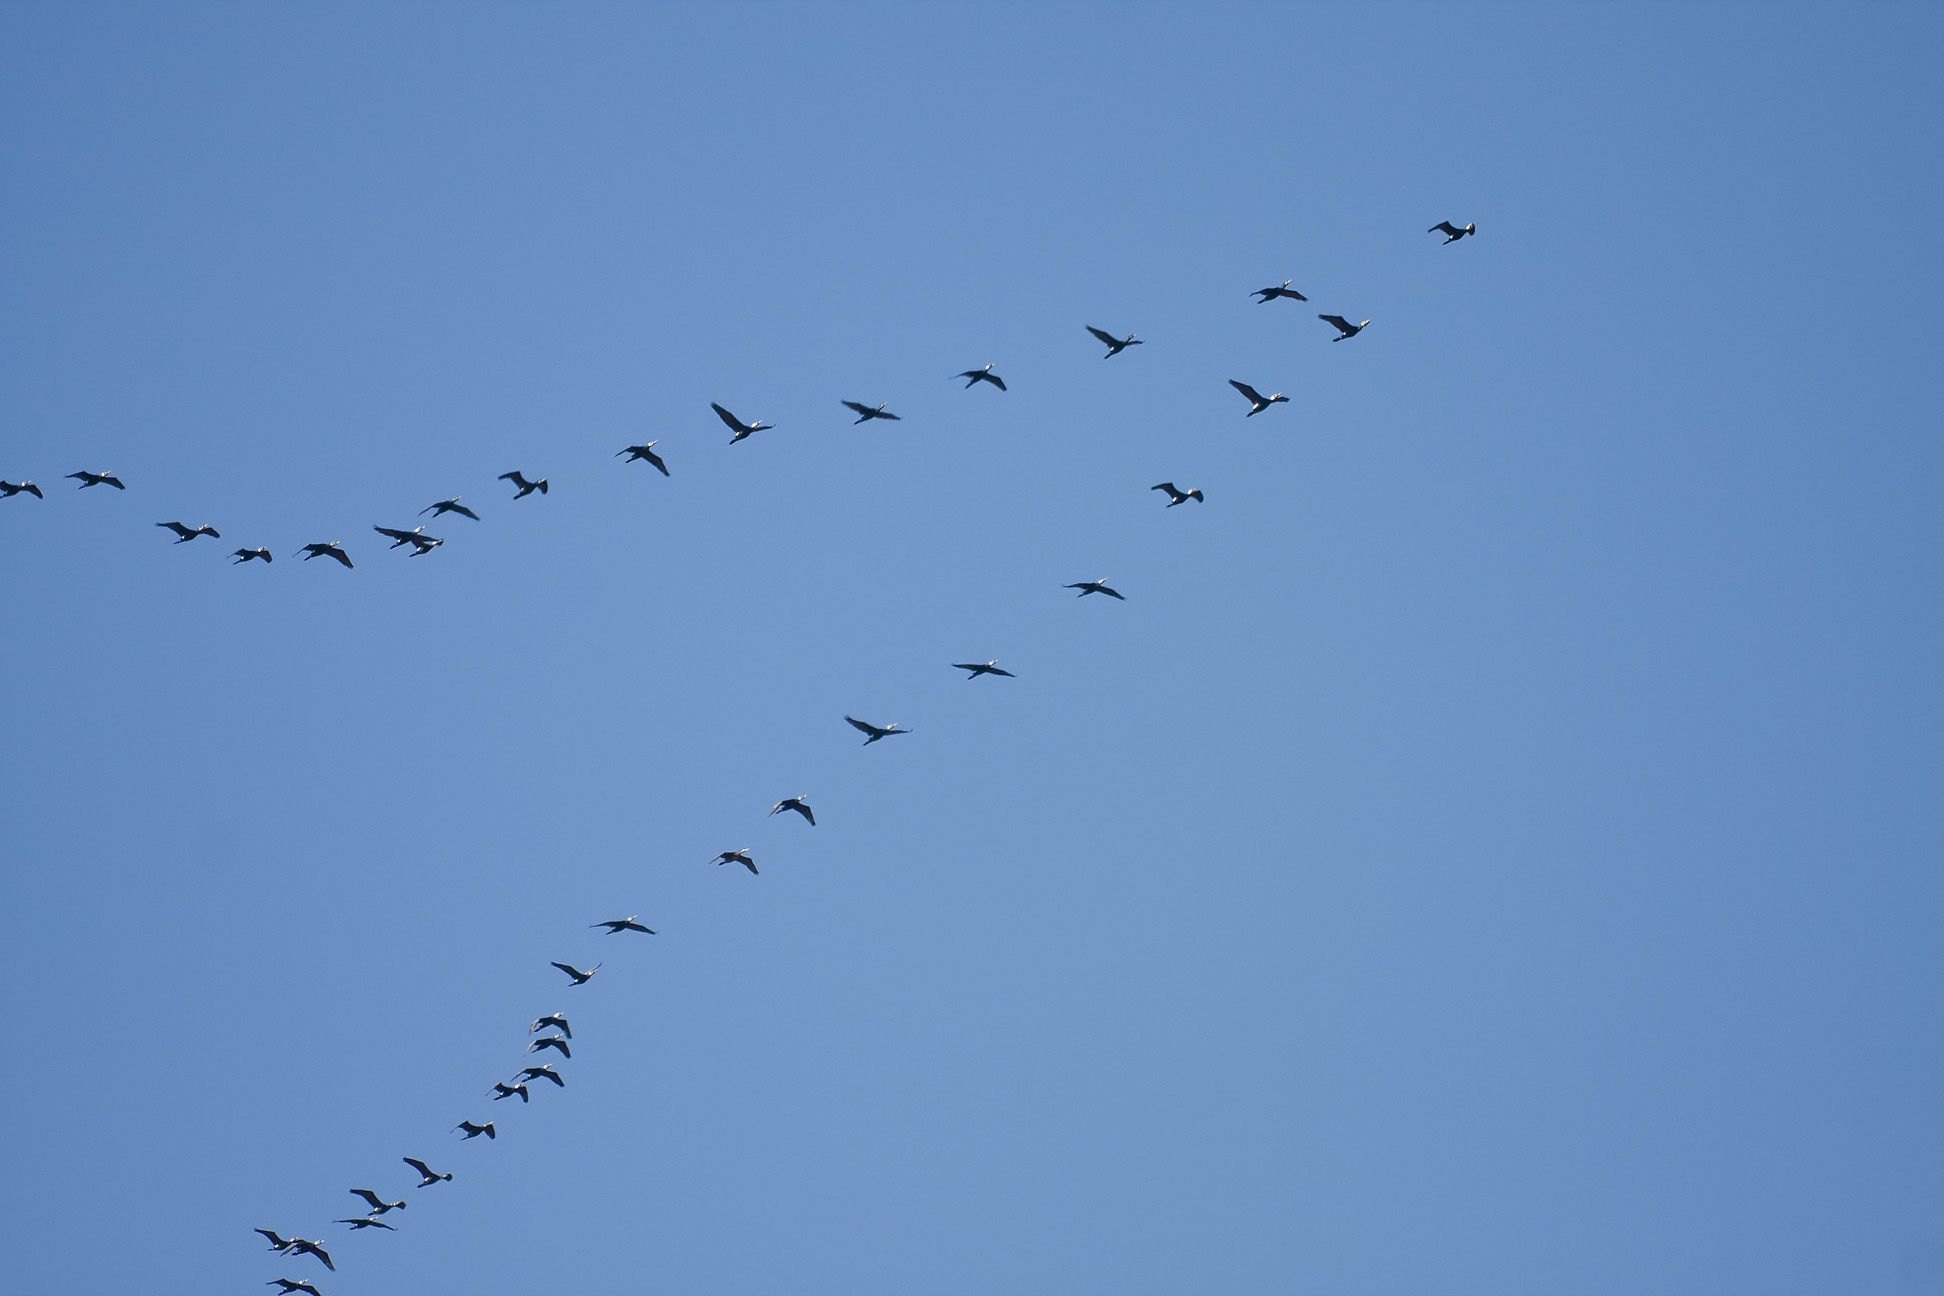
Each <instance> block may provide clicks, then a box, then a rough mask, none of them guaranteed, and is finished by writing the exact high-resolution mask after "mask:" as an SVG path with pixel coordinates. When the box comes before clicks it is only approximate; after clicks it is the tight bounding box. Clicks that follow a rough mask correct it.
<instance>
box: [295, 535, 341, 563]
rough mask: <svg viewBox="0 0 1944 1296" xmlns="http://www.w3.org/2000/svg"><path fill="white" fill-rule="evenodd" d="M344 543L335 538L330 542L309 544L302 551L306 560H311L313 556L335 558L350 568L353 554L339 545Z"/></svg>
mask: <svg viewBox="0 0 1944 1296" xmlns="http://www.w3.org/2000/svg"><path fill="white" fill-rule="evenodd" d="M343 543H344V542H343V541H341V540H333V541H331V543H329V544H307V545H305V546H304V547H303V549H302V550H301V551H300V552H302V554H303V555H304V561H305V562H309V561H310V560H311V559H313V558H335V559H337V560H338V561H339V562H341V563H343V564H344V565H345V567H346V568H349V567H350V566H351V555H349V554H347V553H345V552H344V550H342V549H340V548H339V547H338V546H339V545H341V544H343Z"/></svg>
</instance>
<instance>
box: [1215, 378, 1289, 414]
mask: <svg viewBox="0 0 1944 1296" xmlns="http://www.w3.org/2000/svg"><path fill="white" fill-rule="evenodd" d="M1229 386H1231V387H1233V388H1235V390H1237V391H1239V392H1241V393H1242V395H1243V396H1245V397H1247V398H1248V402H1249V412H1248V413H1247V414H1244V415H1243V416H1242V417H1244V418H1254V417H1255V416H1256V415H1258V414H1260V413H1262V411H1264V410H1266V409H1268V408H1269V407H1270V406H1271V405H1287V404H1289V397H1287V396H1285V395H1283V394H1282V393H1281V392H1277V393H1276V394H1275V395H1273V396H1264V395H1263V394H1262V393H1261V392H1259V391H1257V390H1256V389H1255V388H1253V387H1251V386H1249V384H1247V383H1245V382H1237V381H1235V379H1233V378H1231V379H1229Z"/></svg>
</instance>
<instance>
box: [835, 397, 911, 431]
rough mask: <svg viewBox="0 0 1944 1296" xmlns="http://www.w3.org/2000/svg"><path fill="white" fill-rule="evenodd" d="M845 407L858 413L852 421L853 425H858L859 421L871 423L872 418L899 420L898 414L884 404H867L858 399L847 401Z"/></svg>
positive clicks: (894, 421)
mask: <svg viewBox="0 0 1944 1296" xmlns="http://www.w3.org/2000/svg"><path fill="white" fill-rule="evenodd" d="M844 408H845V409H847V410H849V411H851V413H853V414H855V415H857V418H856V419H855V420H853V421H852V423H851V426H852V427H856V426H857V425H858V424H859V423H869V422H870V421H871V420H872V419H889V420H890V421H891V422H893V423H896V422H898V421H899V420H898V416H897V415H896V414H893V413H892V412H891V411H890V410H888V409H886V408H884V406H883V405H865V404H862V403H861V402H858V401H845V402H844Z"/></svg>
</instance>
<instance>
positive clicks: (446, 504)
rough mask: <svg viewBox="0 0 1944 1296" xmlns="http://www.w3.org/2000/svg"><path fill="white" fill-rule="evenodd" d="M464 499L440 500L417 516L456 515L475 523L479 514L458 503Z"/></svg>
mask: <svg viewBox="0 0 1944 1296" xmlns="http://www.w3.org/2000/svg"><path fill="white" fill-rule="evenodd" d="M464 498H466V497H465V496H464V495H454V496H453V497H452V498H451V499H448V500H440V501H439V502H438V503H437V504H427V505H426V506H425V507H424V508H422V509H420V510H419V516H420V517H424V516H425V515H426V514H427V513H430V514H432V515H433V516H434V517H444V516H445V515H446V514H448V513H457V514H458V515H459V516H460V517H469V518H471V519H472V520H473V521H475V522H477V521H479V514H477V513H475V512H473V511H472V510H471V509H469V508H467V507H466V506H465V505H464V504H461V503H460V502H459V501H460V500H462V499H464ZM514 498H515V499H518V498H519V497H518V496H517V495H516V496H514Z"/></svg>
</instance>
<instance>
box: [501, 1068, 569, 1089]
mask: <svg viewBox="0 0 1944 1296" xmlns="http://www.w3.org/2000/svg"><path fill="white" fill-rule="evenodd" d="M514 1079H516V1080H551V1081H553V1082H554V1085H555V1087H557V1088H560V1089H565V1088H566V1087H567V1082H566V1081H565V1080H562V1079H561V1078H560V1072H558V1071H556V1070H554V1069H553V1068H552V1067H550V1066H530V1067H528V1068H526V1069H525V1070H524V1071H522V1072H520V1074H519V1075H517V1076H515V1077H514Z"/></svg>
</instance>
